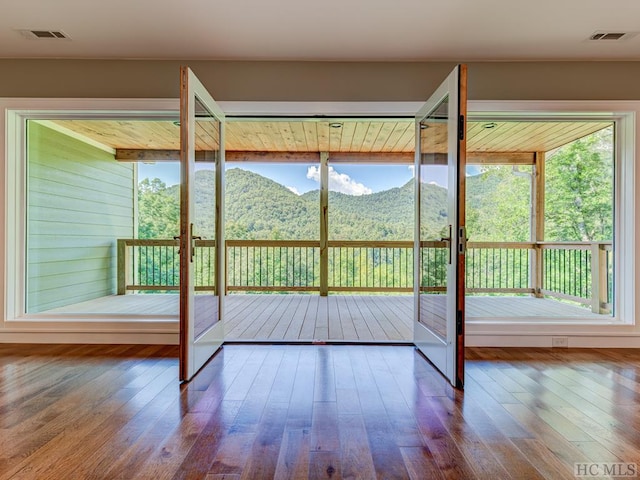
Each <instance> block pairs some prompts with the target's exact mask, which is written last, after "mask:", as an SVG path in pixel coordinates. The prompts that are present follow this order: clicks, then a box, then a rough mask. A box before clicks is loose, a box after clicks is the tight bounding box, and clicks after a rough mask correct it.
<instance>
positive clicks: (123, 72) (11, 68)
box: [0, 59, 640, 102]
mask: <svg viewBox="0 0 640 480" xmlns="http://www.w3.org/2000/svg"><path fill="white" fill-rule="evenodd" d="M454 63H455V62H358V63H355V62H232V61H199V60H198V61H188V60H185V61H157V60H51V59H41V60H37V59H35V60H34V59H16V60H11V59H5V60H0V71H1V72H3V74H2V75H0V97H62V98H178V78H179V76H178V72H179V66H180V65H182V64H185V65H189V66H191V68H192V69H193V70H194V71H195V73H196V75H198V77H199V78H200V79H201V80H202V81H203V83H204V84H205V86H206V87H207V88H208V89H209V90H210V91H211V92H212V93H213V95H214V97H215V98H216V99H217V100H223V101H337V102H340V101H344V102H346V101H351V102H354V101H421V100H425V99H426V98H427V97H428V96H429V94H430V93H431V92H432V91H433V90H434V89H435V87H436V86H437V85H438V84H439V83H440V82H441V81H442V80H443V79H444V78H445V77H446V75H447V73H448V72H449V71H450V70H451V68H452V67H453V65H454ZM468 65H469V99H470V100H640V82H638V79H639V78H640V62H484V63H478V62H474V63H469V64H468Z"/></svg>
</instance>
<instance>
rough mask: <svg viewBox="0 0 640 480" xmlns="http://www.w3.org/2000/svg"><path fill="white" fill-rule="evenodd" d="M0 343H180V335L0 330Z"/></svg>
mask: <svg viewBox="0 0 640 480" xmlns="http://www.w3.org/2000/svg"><path fill="white" fill-rule="evenodd" d="M0 343H52V344H63V343H80V344H121V345H128V344H131V345H178V344H179V335H178V334H177V333H173V332H172V333H157V332H155V333H151V332H0Z"/></svg>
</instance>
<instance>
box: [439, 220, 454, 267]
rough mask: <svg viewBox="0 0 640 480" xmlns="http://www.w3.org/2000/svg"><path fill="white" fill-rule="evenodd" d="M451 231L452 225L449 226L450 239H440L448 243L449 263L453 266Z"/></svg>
mask: <svg viewBox="0 0 640 480" xmlns="http://www.w3.org/2000/svg"><path fill="white" fill-rule="evenodd" d="M451 229H452V225H449V236H448V237H440V241H441V242H446V243H447V250H448V251H449V261H448V262H447V263H449V264H451Z"/></svg>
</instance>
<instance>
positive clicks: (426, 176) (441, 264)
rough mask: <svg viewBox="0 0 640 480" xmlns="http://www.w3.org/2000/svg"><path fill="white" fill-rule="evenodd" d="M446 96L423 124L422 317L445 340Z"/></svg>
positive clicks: (448, 229) (447, 257) (447, 229)
mask: <svg viewBox="0 0 640 480" xmlns="http://www.w3.org/2000/svg"><path fill="white" fill-rule="evenodd" d="M448 109H449V98H448V97H446V98H445V99H444V100H442V102H441V103H440V104H438V106H437V107H436V108H435V109H434V110H433V111H432V112H431V113H430V114H429V115H427V116H426V117H425V118H424V119H423V120H422V121H421V122H420V155H421V157H420V309H419V311H420V318H419V321H420V323H422V324H423V325H425V326H426V327H427V328H428V329H429V330H431V331H432V332H433V333H434V334H436V335H437V336H438V337H440V338H442V339H443V340H444V339H446V334H447V266H448V265H449V263H450V262H451V259H450V238H451V228H452V227H451V220H450V219H449V215H448V210H449V209H448V205H449V198H448V194H449V187H450V185H449V169H448V167H447V145H448V132H447V121H448Z"/></svg>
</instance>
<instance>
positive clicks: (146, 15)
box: [0, 0, 640, 61]
mask: <svg viewBox="0 0 640 480" xmlns="http://www.w3.org/2000/svg"><path fill="white" fill-rule="evenodd" d="M21 29H28V30H62V31H63V32H65V33H66V34H68V35H69V36H70V37H71V40H53V39H45V40H35V39H27V38H25V37H24V36H23V35H21V34H20V33H19V30H21ZM595 31H610V32H611V31H615V32H617V31H622V32H638V31H640V1H639V0H533V1H527V0H386V1H383V0H322V1H309V0H271V1H268V0H99V1H98V0H0V57H4V58H118V59H121V58H147V59H187V58H188V59H192V60H195V59H203V60H204V59H228V60H350V61H354V60H355V61H363V60H456V61H473V60H476V61H479V60H640V35H637V36H635V37H632V38H630V39H628V40H619V41H613V40H601V41H598V42H594V41H587V40H586V39H587V38H588V37H589V36H590V35H591V34H592V33H594V32H595Z"/></svg>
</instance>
